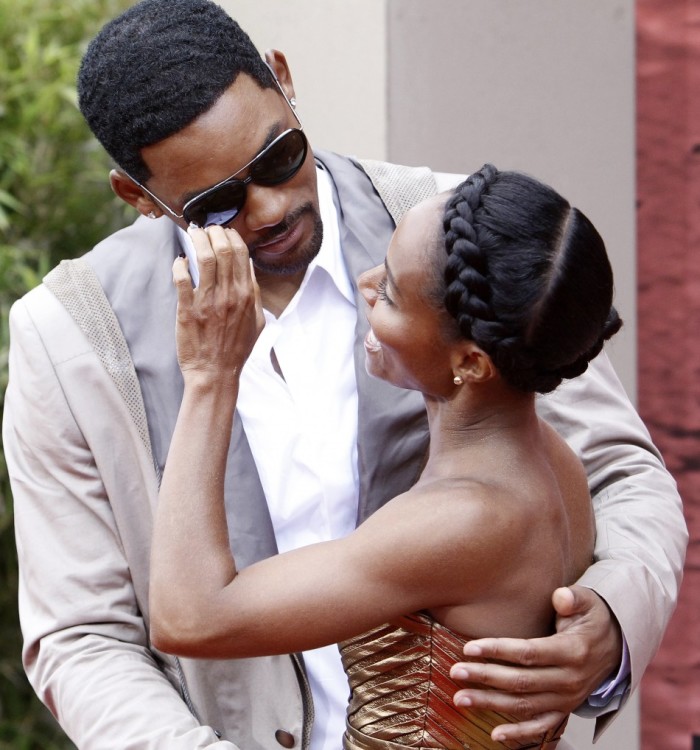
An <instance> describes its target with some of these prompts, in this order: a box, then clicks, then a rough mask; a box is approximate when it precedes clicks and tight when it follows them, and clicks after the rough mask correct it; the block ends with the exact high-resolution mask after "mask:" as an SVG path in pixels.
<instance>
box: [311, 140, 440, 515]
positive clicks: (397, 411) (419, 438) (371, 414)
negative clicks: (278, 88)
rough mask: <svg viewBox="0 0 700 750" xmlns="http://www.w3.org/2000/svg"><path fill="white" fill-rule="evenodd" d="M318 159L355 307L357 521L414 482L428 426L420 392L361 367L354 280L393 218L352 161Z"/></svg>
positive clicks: (377, 256) (363, 329) (369, 263)
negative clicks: (331, 189)
mask: <svg viewBox="0 0 700 750" xmlns="http://www.w3.org/2000/svg"><path fill="white" fill-rule="evenodd" d="M317 158H318V160H319V161H320V162H321V164H322V165H323V166H324V167H325V168H326V169H327V170H328V172H329V173H330V175H331V177H332V180H333V184H334V186H335V194H334V200H335V202H336V208H337V210H338V217H339V224H340V243H341V247H342V252H343V257H344V258H345V263H346V265H347V269H348V274H349V276H350V279H351V281H352V284H353V289H354V292H355V301H356V304H357V310H358V317H357V324H356V327H355V342H354V350H355V375H356V378H357V390H358V410H359V411H358V436H357V438H358V440H357V442H358V444H357V453H358V473H359V478H360V497H359V507H358V519H357V520H358V523H360V522H361V521H363V520H364V519H365V518H367V517H368V516H369V515H371V514H372V513H373V512H374V511H375V510H377V508H379V507H380V506H381V505H383V504H384V503H385V502H387V501H388V500H390V499H391V498H392V497H394V496H395V495H397V494H400V493H401V492H404V491H405V490H407V489H408V488H409V487H411V486H412V485H413V484H414V483H415V482H416V480H417V479H418V476H419V474H420V471H421V469H422V467H423V462H424V459H425V457H426V455H427V448H428V428H427V420H426V417H425V407H424V403H423V397H422V396H421V395H420V394H419V393H417V392H415V391H407V390H404V389H400V388H396V387H394V386H392V385H389V384H388V383H385V382H383V381H380V380H377V379H376V378H372V377H371V376H369V375H368V374H367V371H366V369H365V349H364V339H365V336H366V334H367V331H368V330H369V324H368V322H367V316H366V303H365V301H364V299H363V297H362V295H361V294H360V293H359V290H358V288H357V279H358V277H359V276H360V274H362V273H363V272H364V271H366V270H368V269H370V268H373V267H374V266H376V265H379V264H380V263H383V262H384V258H385V256H386V250H387V247H388V246H389V240H390V239H391V235H392V233H393V231H394V223H393V221H392V219H391V217H390V216H389V214H388V213H387V212H386V210H385V208H384V206H383V204H382V203H381V201H380V200H379V198H378V196H377V195H376V193H375V192H374V188H373V187H372V184H371V182H370V181H369V179H368V178H367V176H366V175H365V173H364V172H363V171H362V170H361V169H360V168H359V167H358V166H357V165H356V164H354V163H353V162H352V161H350V160H348V159H345V158H343V157H340V156H337V155H335V154H330V153H326V152H319V153H317Z"/></svg>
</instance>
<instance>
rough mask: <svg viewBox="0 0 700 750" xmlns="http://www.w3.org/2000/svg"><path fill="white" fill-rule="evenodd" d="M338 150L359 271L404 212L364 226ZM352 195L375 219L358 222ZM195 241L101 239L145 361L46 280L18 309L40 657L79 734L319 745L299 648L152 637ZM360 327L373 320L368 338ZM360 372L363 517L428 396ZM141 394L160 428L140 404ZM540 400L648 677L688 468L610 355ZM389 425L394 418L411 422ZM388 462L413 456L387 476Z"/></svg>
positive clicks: (33, 653) (333, 164)
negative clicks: (229, 654) (236, 655)
mask: <svg viewBox="0 0 700 750" xmlns="http://www.w3.org/2000/svg"><path fill="white" fill-rule="evenodd" d="M323 159H324V163H325V164H326V167H327V168H328V169H329V170H330V171H331V173H332V175H333V179H334V183H335V186H336V190H337V195H336V201H337V204H338V207H339V212H340V215H341V217H342V218H341V224H342V230H341V235H342V237H343V249H344V253H345V254H346V260H347V262H348V266H349V270H350V273H351V275H352V276H353V277H355V276H356V274H357V272H359V271H361V270H363V267H370V266H371V265H373V264H374V263H376V262H379V260H381V258H382V257H383V253H384V249H385V248H386V239H387V237H386V232H387V230H390V226H388V227H387V226H385V225H384V223H383V222H385V219H382V218H381V217H378V216H377V217H376V220H377V222H378V224H377V226H379V225H380V224H381V231H378V230H377V228H376V227H375V226H374V225H373V224H372V221H368V223H367V224H365V221H364V220H365V217H366V215H367V212H368V211H369V208H368V207H367V206H366V205H364V202H370V203H372V204H373V205H374V209H373V210H375V211H376V210H381V211H383V208H381V204H379V201H378V199H377V198H376V195H374V193H373V191H372V189H371V187H370V186H369V183H367V181H366V178H365V177H364V175H361V173H359V170H357V169H356V167H355V166H354V165H352V164H351V163H350V162H347V161H346V160H344V159H340V157H335V156H331V155H324V157H323ZM377 204H379V205H377ZM360 206H361V207H362V211H361V212H360V211H359V207H360ZM348 208H350V209H351V210H350V211H348ZM341 209H342V210H341ZM352 209H354V212H355V213H358V214H359V213H361V216H362V219H363V222H362V223H360V222H358V224H353V223H352V219H350V218H349V216H350V215H351V214H353V210H352ZM375 235H376V236H377V238H376V240H375ZM374 245H376V247H375V246H374ZM370 246H371V247H370ZM178 250H179V248H178V247H177V244H176V242H175V240H174V235H173V234H172V230H171V229H168V224H167V223H165V222H148V221H147V220H144V219H139V220H138V221H137V222H136V223H135V224H134V226H133V227H132V228H130V229H128V230H125V231H124V232H123V233H120V234H119V235H118V237H117V238H116V239H111V240H110V241H108V242H107V243H106V245H105V247H103V248H101V249H98V250H97V251H96V254H93V255H90V256H88V262H89V263H91V264H92V265H93V266H94V267H95V269H96V270H97V272H98V276H99V275H100V273H102V274H103V276H104V278H103V279H101V280H103V281H104V286H105V287H106V291H107V292H108V297H109V299H110V305H111V306H112V307H113V309H114V310H115V311H116V313H117V318H116V325H117V326H118V327H119V328H120V329H123V330H124V331H125V332H128V335H127V336H126V339H127V341H128V346H129V352H128V353H129V354H130V356H133V359H134V362H135V363H136V369H135V371H134V373H130V372H129V371H128V370H129V365H128V364H125V363H124V361H123V358H122V356H121V354H123V352H122V353H120V352H119V351H113V350H111V349H109V348H108V349H107V350H106V351H105V350H104V349H102V350H101V349H100V347H99V346H98V345H96V344H95V341H91V340H90V337H89V336H86V335H85V333H84V331H83V330H82V329H81V326H80V321H77V322H76V319H75V318H74V317H71V316H70V315H69V314H68V312H67V311H66V309H65V307H64V306H63V305H62V304H61V303H60V302H59V301H58V299H57V297H56V296H55V295H54V294H53V293H52V292H51V291H50V290H49V289H48V288H47V286H45V285H42V286H40V287H38V288H37V289H35V290H33V291H32V292H30V293H29V294H28V295H26V296H25V298H23V299H22V300H20V301H19V302H17V303H16V304H15V306H14V308H13V310H12V315H11V340H12V347H11V362H10V386H9V388H8V393H7V398H6V407H5V418H4V424H3V439H4V447H5V452H6V456H7V461H8V467H9V470H10V475H11V480H12V485H13V494H14V499H15V514H16V531H17V542H18V554H19V559H20V575H21V580H20V614H21V621H22V628H23V633H24V637H25V647H24V652H23V658H24V663H25V667H26V670H27V674H28V676H29V679H30V681H31V682H32V684H33V686H34V688H35V690H36V691H37V693H38V694H39V696H40V697H41V698H42V700H43V701H44V702H45V703H46V704H47V706H48V707H49V708H50V709H51V711H52V712H53V713H54V715H55V716H57V718H58V720H59V722H60V723H61V725H62V727H63V728H64V730H65V731H66V733H67V734H68V735H69V736H70V737H71V738H72V739H73V741H74V742H75V743H76V744H77V746H78V747H79V748H81V750H83V749H84V750H102V749H103V748H104V749H107V748H109V749H110V750H112V749H113V750H126V749H130V748H133V749H134V750H155V749H156V748H168V750H194V749H196V748H221V749H223V748H228V749H229V750H231V749H233V748H239V750H263V749H265V750H274V749H275V748H279V747H280V746H282V747H288V746H291V745H290V743H294V745H293V746H295V747H305V746H306V745H307V742H308V733H309V728H310V722H311V720H312V717H313V708H312V706H311V704H310V699H309V697H308V696H309V694H308V689H307V686H306V682H305V678H304V676H303V668H302V665H301V662H300V660H299V659H298V658H295V657H288V656H277V657H265V658H259V659H244V660H230V661H195V660H176V659H174V658H172V657H169V656H166V655H163V654H160V653H158V652H157V651H155V650H154V649H153V648H151V647H150V644H149V642H148V627H147V622H148V555H149V548H150V535H151V524H152V512H153V508H154V504H155V502H156V495H157V486H158V474H159V471H160V469H161V468H162V463H163V461H164V460H165V454H166V453H167V443H168V440H169V434H170V433H171V432H172V424H171V423H172V418H173V417H172V415H173V414H174V413H176V411H177V406H178V404H179V401H178V400H177V393H178V380H177V369H176V368H177V363H176V361H175V359H174V350H173V349H172V332H171V328H172V320H173V318H172V317H170V318H168V316H169V315H170V316H172V312H173V310H174V301H173V297H172V291H171V290H169V285H170V282H169V278H170V277H169V268H170V264H171V263H172V258H173V257H174V256H175V254H176V253H177V252H178ZM148 253H152V257H151V256H148ZM110 259H116V260H110ZM127 260H128V263H127V262H126V261H127ZM110 263H113V266H110V270H109V273H106V272H105V268H106V267H107V266H109V264H110ZM139 263H141V264H142V267H141V268H140V269H139V270H138V273H137V274H136V276H135V277H134V278H137V279H139V280H140V281H139V283H141V284H142V287H140V288H138V289H132V288H131V287H130V286H129V284H127V283H126V280H128V279H129V278H130V276H129V274H130V273H131V271H130V270H129V268H130V267H131V266H134V267H138V264H139ZM101 264H102V265H101ZM154 269H157V272H156V271H155V270H154ZM163 269H165V277H164V278H165V279H166V281H163V278H162V276H163V274H162V271H163ZM119 272H121V275H120V273H119ZM144 274H145V276H144ZM166 287H167V288H166ZM146 299H147V300H149V305H150V307H148V309H147V310H146V309H145V308H144V305H145V302H144V300H146ZM88 306H89V305H88ZM360 309H361V308H360ZM159 310H160V311H161V312H159ZM90 314H91V311H90V310H86V312H85V315H86V316H88V317H89V316H90ZM159 315H162V316H163V320H166V321H167V320H169V323H168V325H169V326H170V327H169V328H164V327H163V325H162V324H161V321H160V318H159ZM363 317H364V316H360V318H363ZM113 323H114V321H113ZM362 336H363V328H362V322H361V320H360V319H359V318H358V332H357V337H358V340H359V341H361V338H362ZM149 352H150V353H149ZM357 371H358V378H359V384H358V389H359V391H360V402H361V407H360V408H361V411H362V414H361V418H360V437H359V444H360V446H364V448H363V450H362V451H361V452H360V462H361V465H360V470H361V473H362V475H363V477H364V479H363V488H361V495H362V497H361V512H360V518H359V520H362V518H363V517H365V516H366V515H368V514H369V513H371V512H372V510H373V509H374V508H375V507H376V506H377V505H378V504H381V502H382V501H383V499H386V498H383V497H382V496H381V495H379V494H377V489H376V487H380V486H382V485H383V484H387V483H388V491H385V494H386V495H388V496H393V495H394V494H396V491H398V490H399V489H400V487H401V486H402V485H409V484H410V483H411V482H412V481H413V479H414V478H415V475H416V472H417V471H418V467H419V463H420V457H421V456H422V452H423V451H424V449H425V437H426V431H425V425H424V423H423V419H422V416H421V415H420V414H419V413H418V412H417V411H416V404H415V402H414V401H413V400H412V399H410V398H407V399H406V400H405V401H404V400H403V399H404V394H397V395H396V398H398V399H399V400H398V401H392V402H390V405H388V406H387V404H388V403H389V402H387V401H386V400H385V399H386V398H389V397H388V396H387V395H386V393H385V392H384V391H383V390H382V391H375V390H373V388H374V386H373V385H372V384H371V383H367V382H365V381H364V380H362V375H361V374H360V369H359V368H358V370H357ZM362 371H364V368H362ZM154 373H155V375H154ZM133 375H135V376H136V377H137V378H138V386H139V387H138V388H137V389H136V390H134V388H133V387H132V386H133V380H132V377H133ZM159 384H161V385H162V386H163V387H162V388H160V387H158V388H156V387H155V386H156V385H159ZM382 387H383V386H382ZM135 394H136V395H135ZM163 394H166V395H167V397H166V396H164V395H163ZM139 398H141V399H142V402H141V403H137V404H136V405H134V401H133V399H136V401H138V400H139ZM392 398H393V397H392ZM144 405H145V409H146V413H147V415H148V420H147V424H146V425H145V426H144V424H143V423H142V422H139V421H138V420H135V419H134V414H135V413H136V412H138V411H139V410H140V409H141V408H142V407H143V406H144ZM539 408H540V410H541V413H542V415H543V416H544V417H545V418H546V419H548V420H549V421H550V422H551V423H552V424H553V425H554V426H555V427H556V428H557V429H558V430H560V431H561V432H562V433H563V434H564V436H565V437H566V438H567V439H568V440H569V442H570V443H571V445H572V446H573V447H574V449H575V450H576V451H577V452H578V454H579V455H580V456H582V458H583V460H584V463H585V464H586V469H587V472H588V476H589V481H590V486H591V489H592V492H593V495H594V503H595V508H596V519H597V528H598V543H597V547H596V557H597V560H598V561H597V562H596V563H595V565H593V566H592V567H591V568H590V569H589V571H588V572H587V573H586V575H585V576H584V577H583V579H582V581H581V582H582V583H584V584H585V585H588V586H591V587H592V588H593V589H595V590H596V591H597V592H598V593H599V594H600V595H601V596H602V597H603V598H604V599H605V600H606V601H607V602H608V604H609V605H610V607H611V608H612V610H613V612H614V613H615V615H616V616H617V618H618V620H619V621H620V624H621V625H622V628H623V632H624V634H625V637H626V639H627V642H628V644H629V648H630V653H631V659H632V679H631V686H630V687H631V688H632V689H634V687H636V685H637V683H638V681H639V679H640V677H641V675H642V673H643V671H644V669H645V668H646V666H647V665H648V663H649V661H650V659H651V657H652V656H653V654H654V653H655V651H656V648H657V647H658V644H659V642H660V639H661V636H662V634H663V630H664V628H665V626H666V624H667V622H668V618H669V617H670V615H671V613H672V611H673V608H674V606H675V601H676V596H677V591H678V586H679V583H680V578H681V571H682V567H683V560H684V553H685V546H686V544H687V532H686V527H685V523H684V521H683V516H682V509H681V502H680V498H679V497H678V494H677V492H676V489H675V483H674V482H673V480H672V478H671V477H670V475H669V474H668V473H667V472H666V471H665V469H664V468H663V465H662V463H661V459H660V457H659V456H658V453H657V451H656V449H655V448H654V446H653V445H652V443H651V441H650V439H649V435H648V433H647V431H646V429H645V428H644V426H643V425H642V423H641V421H640V420H639V418H638V416H637V415H636V413H635V412H634V410H633V409H632V407H631V405H630V403H629V401H628V400H627V398H626V396H625V394H624V392H623V389H622V387H621V386H620V384H619V382H618V380H617V378H616V376H615V374H614V372H613V370H612V368H611V366H610V364H609V362H608V361H607V359H606V358H605V356H601V357H599V358H598V360H597V361H596V362H595V363H594V364H593V366H592V367H591V368H590V370H589V372H588V373H587V374H586V375H584V376H583V377H581V378H579V379H577V380H575V381H571V382H569V383H567V384H566V385H564V386H563V387H562V388H560V389H559V390H558V391H556V392H555V393H554V394H551V395H548V396H546V397H543V398H542V399H541V400H540V402H539ZM379 412H385V413H384V414H383V415H382V414H379ZM387 413H388V414H389V415H390V417H392V418H396V419H397V420H398V421H399V423H400V425H401V427H400V428H399V431H400V433H401V435H402V436H403V438H405V442H406V443H407V445H406V446H405V447H404V446H403V442H404V440H401V441H397V440H396V439H394V440H393V441H391V442H392V443H394V444H398V443H401V445H400V446H399V447H396V449H395V450H396V451H400V450H404V449H405V450H407V451H408V454H410V455H412V456H413V459H412V462H408V461H403V458H402V456H401V455H399V454H398V453H397V455H386V456H382V447H383V446H386V445H387V439H386V435H387V434H391V431H389V432H388V433H387V432H384V433H383V432H382V430H383V429H385V428H383V427H382V423H381V420H382V419H384V418H385V417H386V415H387ZM363 414H364V416H363ZM373 420H374V421H373ZM392 429H393V434H396V432H397V428H396V425H394V427H393V428H392ZM415 436H417V437H415ZM412 440H413V443H411V441H412ZM234 443H235V445H234V446H233V447H232V451H235V453H236V457H235V459H234V457H233V456H232V458H231V459H230V464H231V466H232V467H233V468H232V469H231V470H232V471H233V472H235V477H236V478H240V480H241V482H243V483H244V484H243V485H242V486H245V487H246V504H247V505H250V509H249V510H244V508H243V506H240V507H236V508H235V509H234V510H235V515H236V520H237V525H238V526H239V527H240V529H239V531H238V532H237V533H239V534H240V539H236V540H234V542H235V547H236V550H237V551H238V550H239V547H240V548H242V549H244V554H245V556H246V560H247V562H250V561H252V560H254V559H257V558H259V557H260V556H264V555H265V554H272V553H273V552H274V539H272V542H270V538H269V537H270V529H269V517H266V510H265V508H264V498H262V501H263V502H262V503H261V502H260V499H261V497H262V496H261V491H260V490H259V487H258V484H259V482H256V481H255V476H254V475H255V472H254V466H252V460H251V458H250V455H249V452H247V443H246V441H245V436H244V435H242V434H238V435H237V436H236V437H235V439H234ZM373 448H376V451H373ZM375 452H376V454H377V455H376V456H374V453H375ZM384 459H386V460H384ZM388 463H392V464H394V465H396V466H400V465H405V467H407V468H404V474H403V475H402V476H400V477H399V478H398V479H396V480H394V479H393V477H392V480H391V481H389V480H386V479H385V476H386V471H387V469H386V468H385V467H384V465H385V464H388ZM251 472H252V473H251ZM382 472H385V473H382ZM251 477H252V478H251ZM232 512H233V511H232ZM270 543H272V545H273V547H272V549H270ZM625 699H626V696H623V697H622V698H621V700H619V701H618V705H621V704H622V703H623V702H624V700H625ZM604 721H605V720H604ZM604 721H603V724H601V727H599V729H600V728H602V726H603V725H604Z"/></svg>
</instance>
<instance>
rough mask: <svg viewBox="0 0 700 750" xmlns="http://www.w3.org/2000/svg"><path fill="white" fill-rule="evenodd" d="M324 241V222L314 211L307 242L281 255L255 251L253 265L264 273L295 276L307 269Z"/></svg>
mask: <svg viewBox="0 0 700 750" xmlns="http://www.w3.org/2000/svg"><path fill="white" fill-rule="evenodd" d="M322 242H323V223H322V221H321V217H320V216H319V215H318V214H317V213H316V212H314V214H313V230H312V233H311V237H310V238H309V239H308V240H307V241H306V242H305V243H303V244H300V245H297V246H296V247H295V248H294V249H292V250H290V251H289V252H286V253H282V254H280V255H279V257H275V256H274V255H272V254H270V255H266V254H265V253H264V252H260V253H257V252H255V251H253V253H252V258H253V265H254V266H255V268H256V270H259V271H261V272H262V273H267V274H270V275H274V276H294V275H295V274H298V273H300V272H301V271H306V269H307V268H308V267H309V264H310V263H311V261H312V260H313V259H314V258H315V257H316V256H317V255H318V253H319V251H320V250H321V243H322Z"/></svg>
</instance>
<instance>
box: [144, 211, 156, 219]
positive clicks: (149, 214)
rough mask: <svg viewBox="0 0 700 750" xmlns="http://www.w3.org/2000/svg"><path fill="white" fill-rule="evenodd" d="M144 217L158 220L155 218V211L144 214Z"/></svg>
mask: <svg viewBox="0 0 700 750" xmlns="http://www.w3.org/2000/svg"><path fill="white" fill-rule="evenodd" d="M146 216H148V218H149V219H157V218H158V217H157V216H156V212H155V211H149V212H148V213H147V214H146Z"/></svg>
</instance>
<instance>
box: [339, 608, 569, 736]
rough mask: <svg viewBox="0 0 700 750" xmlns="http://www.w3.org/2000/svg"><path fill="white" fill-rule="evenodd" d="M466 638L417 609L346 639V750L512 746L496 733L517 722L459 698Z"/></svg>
mask: <svg viewBox="0 0 700 750" xmlns="http://www.w3.org/2000/svg"><path fill="white" fill-rule="evenodd" d="M466 640H468V639H466V638H464V637H463V636H460V635H457V634H456V633H454V632H453V631H451V630H450V629H449V628H447V627H445V626H444V625H440V624H439V623H437V622H435V621H434V620H433V619H432V618H431V617H429V616H428V615H427V614H424V613H416V614H413V615H407V616H405V617H401V618H399V619H398V620H396V621H394V622H392V623H390V624H387V625H382V626H380V627H378V628H375V629H374V630H371V631H369V632H367V633H364V634H363V635H361V636H358V637H356V638H351V639H349V640H347V641H344V642H343V643H341V644H340V652H341V656H342V659H343V666H344V668H345V672H346V674H347V676H348V681H349V683H350V689H351V698H350V705H349V707H348V719H347V728H346V733H345V737H344V738H343V748H344V750H401V749H402V748H406V747H410V748H426V749H427V748H443V750H465V749H466V748H473V749H474V750H477V749H478V750H490V749H494V750H495V749H499V750H500V749H501V748H503V747H505V745H503V744H501V743H500V742H494V741H493V740H492V739H491V737H490V734H491V731H492V730H493V728H494V727H495V726H497V725H498V724H503V723H510V722H511V721H515V719H513V718H512V717H509V716H508V715H506V714H501V713H496V712H494V711H483V710H470V709H467V708H457V707H456V706H455V705H454V704H453V702H452V696H453V695H454V693H455V692H456V691H457V690H458V689H459V686H458V685H457V684H456V683H454V682H453V681H452V680H451V679H450V668H451V667H452V665H453V664H454V663H455V662H457V661H461V660H462V648H463V646H464V644H465V642H466ZM563 728H564V727H563V726H562V727H561V728H560V732H559V733H561V731H563ZM556 745H557V742H556V740H555V741H550V742H548V743H545V744H540V743H537V744H535V745H532V744H527V745H523V746H522V747H523V748H525V747H530V748H532V747H535V748H539V747H542V748H546V749H547V750H554V748H555V747H556Z"/></svg>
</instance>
